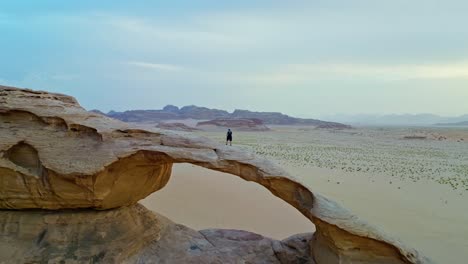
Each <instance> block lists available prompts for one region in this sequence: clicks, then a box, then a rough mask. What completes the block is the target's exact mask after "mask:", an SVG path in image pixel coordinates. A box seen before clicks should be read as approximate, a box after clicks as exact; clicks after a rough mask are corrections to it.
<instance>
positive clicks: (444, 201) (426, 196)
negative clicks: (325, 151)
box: [288, 167, 468, 264]
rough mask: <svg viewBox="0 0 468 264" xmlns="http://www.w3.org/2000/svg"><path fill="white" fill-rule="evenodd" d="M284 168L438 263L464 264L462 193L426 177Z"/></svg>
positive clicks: (466, 229)
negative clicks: (415, 179)
mask: <svg viewBox="0 0 468 264" xmlns="http://www.w3.org/2000/svg"><path fill="white" fill-rule="evenodd" d="M288 170H289V171H290V172H291V173H292V174H294V175H297V176H298V177H300V179H301V180H302V181H303V182H304V183H305V184H306V185H307V186H309V187H310V188H311V189H312V190H313V191H314V192H315V191H317V192H319V193H322V194H324V195H326V196H327V197H329V198H332V199H334V200H335V201H338V202H339V203H340V204H342V205H344V206H345V207H346V208H348V209H350V210H351V211H353V212H354V213H356V214H357V215H358V216H360V217H362V218H363V219H365V220H368V221H369V222H371V223H372V224H376V225H377V226H380V227H382V228H383V230H385V231H386V232H387V233H389V234H391V235H394V236H395V237H398V238H400V239H401V240H402V241H403V242H406V244H408V245H411V246H413V247H415V248H417V249H418V250H420V251H421V252H422V253H424V254H425V255H426V256H429V257H431V258H432V259H433V260H434V261H436V263H447V264H466V263H468V199H467V196H466V194H465V195H460V192H454V191H453V190H451V189H450V188H449V187H448V186H444V185H440V184H436V183H434V182H429V181H427V182H424V181H420V182H417V183H413V182H400V181H398V180H395V179H390V180H389V179H388V178H386V177H383V176H379V175H375V174H374V175H373V176H372V177H371V178H372V179H370V177H369V175H366V174H364V173H344V172H341V171H336V170H329V169H320V168H293V167H290V168H288ZM390 181H391V182H392V183H391V184H390ZM338 182H339V184H338ZM398 187H400V189H398Z"/></svg>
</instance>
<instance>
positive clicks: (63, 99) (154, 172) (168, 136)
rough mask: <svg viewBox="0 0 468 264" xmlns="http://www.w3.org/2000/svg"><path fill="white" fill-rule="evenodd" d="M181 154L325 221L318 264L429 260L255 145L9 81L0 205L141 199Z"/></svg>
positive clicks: (0, 152)
mask: <svg viewBox="0 0 468 264" xmlns="http://www.w3.org/2000/svg"><path fill="white" fill-rule="evenodd" d="M182 162H183V163H192V164H195V165H199V166H203V167H206V168H209V169H213V170H218V171H222V172H227V173H230V174H233V175H237V176H239V177H241V178H243V179H245V180H248V181H254V182H257V183H258V184H261V185H263V186H264V187H265V188H267V189H268V190H270V191H271V192H272V194H274V195H276V196H278V197H279V198H281V199H283V200H284V201H286V202H287V203H289V204H290V205H292V206H293V207H295V208H296V209H297V210H299V211H300V212H301V213H302V214H303V215H304V216H305V217H307V218H308V219H310V220H311V221H312V222H313V223H314V224H315V225H316V228H317V230H316V232H315V234H314V236H313V239H311V241H310V243H308V244H309V246H310V255H311V257H312V258H313V259H314V261H315V262H316V263H430V262H429V260H427V259H426V258H424V257H423V256H421V255H420V254H419V253H418V252H417V251H416V250H414V249H412V248H410V247H407V246H405V245H403V244H402V243H401V242H399V241H398V240H397V239H394V238H392V237H390V236H388V235H386V234H384V233H383V232H382V231H380V230H379V229H378V228H376V227H374V226H372V225H370V224H368V223H367V222H365V221H363V220H361V219H360V218H358V217H357V216H355V215H353V214H351V213H350V212H348V211H347V210H345V209H343V208H342V207H341V206H339V205H338V204H336V203H335V202H333V201H330V200H328V199H326V198H324V197H322V196H320V195H319V194H316V193H312V191H311V190H309V189H308V188H306V187H305V186H303V185H302V184H300V183H299V182H298V181H297V180H295V179H293V178H292V177H290V176H288V175H287V173H286V172H284V171H283V170H282V169H280V168H279V167H277V166H275V165H274V164H272V163H271V162H269V161H267V160H265V159H262V158H259V157H257V156H255V155H254V154H252V153H247V152H245V151H241V150H238V149H236V148H232V147H226V146H223V145H219V144H216V143H214V142H211V141H209V140H207V139H204V138H199V137H191V136H187V135H184V136H181V135H178V134H175V133H171V132H167V131H164V132H163V131H160V130H156V129H155V130H142V129H138V128H134V127H130V126H129V125H128V124H126V123H122V122H120V121H117V120H114V119H111V118H108V117H105V116H102V115H100V114H96V113H91V112H87V111H85V110H84V109H83V108H82V107H81V106H80V105H79V104H78V102H77V101H76V100H75V99H74V98H73V97H70V96H66V95H61V94H53V93H47V92H39V91H32V90H24V89H17V88H11V87H0V208H3V209H31V208H34V209H54V210H58V209H71V208H87V209H111V208H118V207H122V206H128V205H133V204H135V203H137V202H138V201H139V200H140V199H142V198H144V197H146V196H147V195H149V194H150V193H152V192H155V191H157V190H159V189H161V188H163V187H164V186H165V184H166V183H167V182H168V180H169V178H170V173H171V167H172V164H173V163H182ZM10 228H13V229H14V227H10ZM3 230H5V229H3ZM8 230H9V229H8ZM202 234H205V235H207V236H210V235H212V234H213V233H212V232H208V231H207V232H206V233H203V232H202ZM220 236H221V237H223V235H222V234H219V233H216V234H215V237H220ZM78 240H79V239H78ZM153 241H154V239H153ZM77 250H80V249H77ZM137 251H138V250H137ZM231 251H232V250H231ZM231 251H230V252H231ZM156 253H157V252H156ZM166 253H167V254H168V252H166ZM139 254H143V252H140V251H139ZM145 254H149V255H151V253H148V252H146V253H145ZM157 254H163V253H162V252H159V253H157ZM157 254H156V255H157ZM130 255H132V254H130V253H129V256H130ZM149 255H148V256H149ZM156 255H153V257H154V259H156V258H157V256H156ZM215 263H216V262H215ZM258 263H262V262H258Z"/></svg>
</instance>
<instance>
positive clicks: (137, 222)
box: [0, 204, 312, 263]
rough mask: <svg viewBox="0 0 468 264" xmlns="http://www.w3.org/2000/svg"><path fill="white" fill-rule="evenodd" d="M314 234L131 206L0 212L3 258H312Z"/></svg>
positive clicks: (5, 260)
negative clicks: (284, 234) (207, 221)
mask: <svg viewBox="0 0 468 264" xmlns="http://www.w3.org/2000/svg"><path fill="white" fill-rule="evenodd" d="M311 240H312V234H301V235H299V236H295V237H292V238H289V239H286V240H284V241H276V240H272V239H270V238H266V237H263V236H260V235H257V234H253V233H249V232H245V231H239V230H219V229H213V230H202V231H199V232H197V231H195V230H193V229H190V228H188V227H185V226H182V225H178V224H176V223H174V222H172V221H171V220H169V219H167V218H166V217H164V216H161V215H158V214H155V213H153V212H151V211H149V210H147V209H146V208H145V207H143V206H142V205H139V204H137V205H132V206H130V207H122V208H118V209H114V210H106V211H98V212H96V211H90V210H80V211H71V210H68V211H43V210H34V211H5V210H4V211H0V263H239V262H241V261H244V262H248V263H312V259H311V256H310V250H309V243H310V242H311Z"/></svg>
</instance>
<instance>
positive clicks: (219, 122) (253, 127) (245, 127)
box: [197, 118, 270, 131]
mask: <svg viewBox="0 0 468 264" xmlns="http://www.w3.org/2000/svg"><path fill="white" fill-rule="evenodd" d="M197 127H198V128H202V129H204V130H210V129H228V128H231V129H235V130H236V131H268V130H270V129H269V128H268V127H267V126H265V124H264V123H263V121H262V120H260V119H256V118H239V119H233V118H218V119H214V120H210V121H203V122H198V123H197Z"/></svg>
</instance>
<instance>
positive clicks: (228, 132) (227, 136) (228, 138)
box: [226, 129, 232, 146]
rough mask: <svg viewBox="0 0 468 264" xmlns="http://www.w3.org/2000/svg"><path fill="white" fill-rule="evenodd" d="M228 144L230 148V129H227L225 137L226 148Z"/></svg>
mask: <svg viewBox="0 0 468 264" xmlns="http://www.w3.org/2000/svg"><path fill="white" fill-rule="evenodd" d="M228 142H229V146H232V131H231V129H228V131H227V135H226V146H227V144H228Z"/></svg>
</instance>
